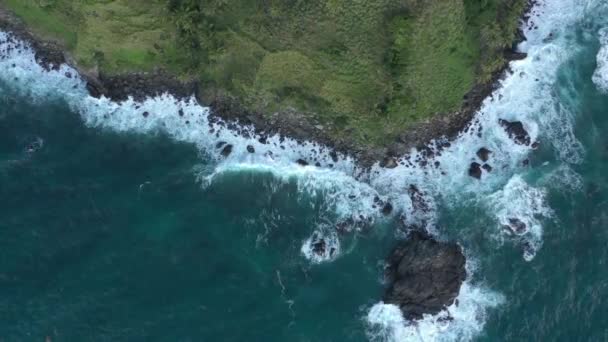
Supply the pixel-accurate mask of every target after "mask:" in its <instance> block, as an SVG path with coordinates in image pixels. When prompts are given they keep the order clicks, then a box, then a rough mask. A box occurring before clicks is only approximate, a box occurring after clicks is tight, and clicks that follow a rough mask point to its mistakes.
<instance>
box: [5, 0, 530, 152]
mask: <svg viewBox="0 0 608 342" xmlns="http://www.w3.org/2000/svg"><path fill="white" fill-rule="evenodd" d="M3 1H4V2H5V3H6V5H8V7H9V8H11V9H12V10H13V11H15V13H17V14H18V15H20V16H21V17H22V18H23V19H24V20H25V21H26V22H27V23H28V24H29V25H31V26H32V27H33V28H34V29H36V30H38V31H39V32H40V33H41V34H47V35H50V36H52V37H55V38H58V39H61V40H63V41H64V42H65V44H66V46H68V47H69V48H70V49H71V50H72V51H73V53H74V55H75V57H76V59H77V61H78V62H79V63H81V64H82V65H84V66H88V67H93V66H98V67H99V68H100V69H101V70H102V71H105V72H107V73H119V72H123V71H128V70H150V69H152V68H154V67H155V66H161V67H164V68H167V69H169V70H171V71H173V72H174V73H176V74H177V75H179V76H180V77H184V78H196V79H199V80H201V81H202V85H203V86H202V89H203V94H202V96H203V98H206V99H212V98H214V97H215V96H219V95H221V96H232V97H236V98H237V99H239V101H240V102H241V103H243V104H244V105H245V106H246V107H249V108H251V109H254V110H257V111H260V112H262V113H268V114H271V113H273V112H275V111H279V110H282V109H286V108H295V109H297V110H302V111H311V112H314V113H316V115H317V117H318V118H319V120H320V121H321V122H323V123H324V125H325V126H326V127H328V128H329V129H330V130H331V131H332V133H333V134H334V135H336V136H347V135H348V137H349V138H354V139H355V140H356V141H358V142H359V143H362V144H365V145H381V144H383V143H386V142H387V141H388V140H389V139H392V138H393V137H394V136H395V135H396V134H398V132H400V131H402V130H403V129H404V128H406V127H407V126H408V125H410V124H412V123H414V122H418V121H421V120H425V119H427V118H428V117H430V116H432V115H440V114H441V113H447V112H451V111H454V110H457V109H458V108H459V107H460V105H461V102H462V97H463V96H464V95H465V93H467V92H468V91H469V90H470V89H471V88H472V86H473V85H474V84H475V83H478V82H481V83H483V82H487V81H488V80H489V79H490V76H491V75H492V72H494V71H495V70H497V69H499V68H500V67H502V65H503V64H504V59H503V56H502V51H503V50H504V49H505V48H507V47H509V46H510V45H511V44H512V42H513V40H514V38H515V33H516V28H517V25H518V19H519V17H520V15H521V13H522V11H523V9H524V5H525V2H526V1H525V0H376V1H369V0H318V1H308V0H266V1H252V0H3Z"/></svg>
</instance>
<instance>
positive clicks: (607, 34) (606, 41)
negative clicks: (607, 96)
mask: <svg viewBox="0 0 608 342" xmlns="http://www.w3.org/2000/svg"><path fill="white" fill-rule="evenodd" d="M598 36H599V41H600V45H601V46H600V50H599V51H598V53H597V57H596V61H597V68H596V69H595V72H594V73H593V76H592V80H593V83H595V85H596V86H597V88H598V90H600V91H602V92H604V93H608V28H603V29H601V30H600V31H599V32H598Z"/></svg>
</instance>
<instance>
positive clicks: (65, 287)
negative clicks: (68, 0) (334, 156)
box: [0, 0, 608, 341]
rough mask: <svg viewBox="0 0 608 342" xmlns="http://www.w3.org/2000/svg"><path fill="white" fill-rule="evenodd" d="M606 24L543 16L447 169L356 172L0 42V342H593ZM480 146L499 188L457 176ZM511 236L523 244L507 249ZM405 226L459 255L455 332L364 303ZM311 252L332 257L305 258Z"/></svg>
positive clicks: (606, 302) (605, 176) (591, 15)
mask: <svg viewBox="0 0 608 342" xmlns="http://www.w3.org/2000/svg"><path fill="white" fill-rule="evenodd" d="M606 18H608V3H607V2H606V1H576V0H562V1H557V0H548V1H544V2H540V3H539V4H538V5H537V6H536V7H535V9H534V10H533V17H532V21H533V22H531V23H528V25H527V26H526V30H525V32H526V36H527V38H528V40H527V41H526V42H525V43H523V44H522V45H521V46H520V49H521V50H522V51H526V52H528V53H529V56H528V58H527V59H526V60H523V61H520V62H516V63H514V64H513V65H512V69H513V72H512V74H511V75H510V76H509V77H507V78H506V79H505V80H504V81H503V86H502V88H501V89H500V90H499V91H497V93H496V94H495V96H494V98H493V99H492V100H489V101H487V102H486V103H485V105H484V107H483V108H482V110H481V111H480V114H479V115H478V119H477V122H476V123H475V125H474V126H473V127H474V128H473V129H472V130H470V132H469V133H465V134H463V136H461V137H460V138H458V139H457V140H456V141H455V142H453V143H452V146H451V147H450V148H449V149H448V150H447V151H445V152H444V153H443V154H442V155H441V156H440V157H438V158H437V161H439V162H440V165H441V167H439V168H438V169H435V168H434V167H429V168H422V167H414V166H409V167H407V165H403V166H400V167H398V168H396V169H393V170H380V169H375V170H374V171H372V172H371V173H369V174H364V173H361V171H360V170H357V169H356V167H355V166H354V165H353V164H352V162H351V161H349V160H348V159H343V158H341V159H340V160H339V161H337V162H334V161H332V160H331V158H330V157H328V156H327V154H326V152H320V149H319V147H317V146H312V145H310V146H309V145H306V146H302V145H298V144H296V143H295V142H291V141H289V140H288V141H285V142H279V139H278V138H277V140H276V141H275V142H274V143H273V142H271V143H270V144H269V145H268V146H265V145H261V144H259V143H258V142H255V140H252V139H248V138H246V137H245V138H243V137H238V136H236V135H234V134H232V133H231V132H229V131H227V130H222V129H219V128H215V129H214V130H213V132H212V131H210V130H209V126H208V123H207V121H206V112H205V109H204V108H202V107H200V106H198V105H196V104H194V103H186V102H180V101H176V100H175V99H172V98H170V97H163V98H160V99H155V100H150V101H148V102H146V103H143V104H136V103H132V102H130V103H126V104H121V105H118V104H114V103H111V102H110V101H107V100H96V99H93V98H90V97H88V96H87V94H86V91H85V90H84V87H83V85H82V83H81V81H79V80H78V79H71V78H70V79H68V78H66V77H65V76H64V73H65V71H66V70H69V69H66V68H67V67H66V66H64V67H63V68H64V69H61V70H60V71H55V72H45V71H44V70H42V69H41V68H39V67H38V66H37V65H36V64H35V63H34V62H33V59H32V53H31V51H29V50H28V49H27V48H24V49H21V50H20V51H19V52H15V51H10V52H9V51H8V50H6V49H4V48H3V47H5V46H6V44H8V43H6V42H3V39H4V38H5V37H6V36H0V38H2V39H0V55H2V56H4V57H3V58H2V59H1V60H0V80H1V82H0V204H1V205H0V341H43V340H45V338H49V339H50V340H52V341H368V340H374V341H444V340H450V341H459V340H477V341H605V340H608V326H607V325H606V323H605V320H606V319H605V318H606V312H608V270H607V269H606V267H607V265H608V249H607V248H606V246H607V245H608V116H607V115H608V94H607V93H608V19H606ZM3 44H4V45H3ZM178 108H180V109H182V110H183V111H184V112H185V113H186V117H187V118H190V119H188V123H186V122H185V120H186V119H184V118H182V117H181V116H179V115H177V109H178ZM144 109H145V110H148V111H149V112H150V113H151V114H150V116H149V117H148V118H144V117H143V116H142V115H141V112H142V111H143V110H144ZM498 118H504V119H508V120H520V121H522V122H523V123H524V125H525V127H526V129H527V130H528V131H529V132H530V135H531V136H532V138H533V139H536V140H538V141H540V143H541V144H540V148H539V149H537V150H532V149H530V148H528V147H522V146H519V145H516V144H514V143H513V142H512V141H511V140H510V139H509V138H508V137H507V136H506V134H505V133H504V131H503V130H502V128H501V127H500V125H498V123H497V121H498ZM479 127H481V129H479ZM478 131H479V134H477V132H478ZM219 141H222V142H227V143H230V144H233V145H234V147H235V149H234V152H233V154H232V155H231V156H230V157H229V158H228V159H222V158H220V157H218V151H217V150H216V149H215V145H216V144H217V143H218V142H219ZM275 143H276V146H275V145H273V144H275ZM248 144H252V145H254V146H255V148H256V153H255V154H253V155H251V154H249V153H248V152H246V148H245V146H247V145H248ZM281 146H283V147H281ZM482 146H483V147H488V148H489V149H491V150H492V151H493V154H492V156H491V159H490V161H489V163H491V164H492V167H493V171H492V172H490V173H484V175H483V176H482V179H481V180H480V181H478V180H475V179H472V178H470V177H469V176H468V175H467V174H466V171H467V169H468V165H469V164H470V162H471V161H472V160H474V158H475V151H476V150H477V149H478V148H479V147H482ZM313 150H314V151H313ZM269 151H270V152H272V153H265V152H269ZM298 158H307V159H308V160H309V161H313V159H314V158H317V159H318V160H319V163H320V165H321V166H320V167H313V166H309V167H301V166H298V165H297V164H296V163H294V161H295V160H296V159H298ZM526 161H527V162H526ZM525 163H528V164H529V165H528V166H525ZM311 164H312V163H311ZM329 164H332V165H331V166H330V165H329ZM334 164H335V165H334ZM430 164H431V165H434V164H433V163H430ZM409 184H416V185H417V186H418V187H419V188H420V189H421V190H422V192H423V193H424V195H425V201H427V204H428V206H429V208H430V209H431V210H430V211H429V212H424V213H421V212H420V211H417V210H416V208H415V207H414V206H413V204H412V201H411V199H410V198H409V196H408V192H407V189H408V186H409ZM375 196H379V197H381V198H383V199H386V200H389V201H391V203H393V205H394V207H395V210H394V212H393V214H392V215H390V216H383V215H382V214H380V213H378V210H377V209H376V208H373V207H372V204H373V198H374V197H375ZM361 217H363V218H361ZM510 217H517V218H518V219H520V220H522V221H523V222H525V223H526V225H527V227H528V230H527V231H526V232H524V233H522V234H519V235H518V234H509V233H508V232H507V231H506V230H505V229H504V228H503V226H504V224H505V222H506V220H508V218H510ZM404 218H405V221H406V223H411V224H419V225H424V226H425V227H427V229H429V230H430V231H431V232H432V233H433V234H435V235H436V236H437V238H439V239H443V240H449V241H456V242H458V243H460V244H461V245H462V246H463V248H464V251H465V253H466V255H467V257H468V260H469V261H468V264H467V268H468V273H469V278H468V280H467V282H466V283H465V284H464V286H463V288H462V289H461V294H460V295H459V305H458V306H456V305H453V306H451V307H450V308H448V310H449V311H450V315H451V316H452V317H453V318H454V320H453V321H450V322H447V323H446V322H445V321H444V320H441V319H439V318H440V317H441V316H442V315H445V314H446V313H442V314H440V315H438V316H429V317H426V318H425V319H424V320H423V321H421V322H418V323H413V322H407V321H404V320H403V319H402V318H400V317H399V315H398V313H396V312H395V310H394V307H391V306H390V305H384V304H382V303H381V302H380V300H381V297H382V294H383V290H384V285H383V280H382V270H383V262H382V261H383V259H384V257H385V256H386V255H387V254H388V252H389V251H390V249H391V247H392V246H393V245H394V244H395V242H396V241H397V240H398V239H401V238H404V236H403V234H402V233H401V232H400V231H399V230H398V229H397V227H398V226H399V225H398V224H397V222H398V221H399V220H403V219H404ZM348 219H350V221H348ZM357 221H365V222H368V223H369V222H372V223H369V224H366V225H362V224H360V225H357V224H352V222H357ZM341 222H350V223H351V224H350V225H349V226H350V227H351V228H352V231H350V232H346V233H338V232H337V231H336V229H335V227H336V225H337V224H340V223H341ZM314 235H317V236H324V237H325V239H326V240H327V241H328V243H329V245H330V246H332V247H334V248H336V251H337V252H336V254H335V255H332V256H329V255H324V256H322V257H316V256H314V255H311V253H310V250H309V242H310V238H311V236H314Z"/></svg>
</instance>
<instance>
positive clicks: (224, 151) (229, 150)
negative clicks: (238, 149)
mask: <svg viewBox="0 0 608 342" xmlns="http://www.w3.org/2000/svg"><path fill="white" fill-rule="evenodd" d="M230 153H232V145H226V146H224V148H223V149H222V152H220V154H221V155H222V156H223V157H228V156H229V155H230Z"/></svg>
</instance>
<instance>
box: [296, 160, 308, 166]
mask: <svg viewBox="0 0 608 342" xmlns="http://www.w3.org/2000/svg"><path fill="white" fill-rule="evenodd" d="M296 163H297V164H298V165H301V166H307V165H308V162H307V161H306V160H304V159H298V160H296Z"/></svg>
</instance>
